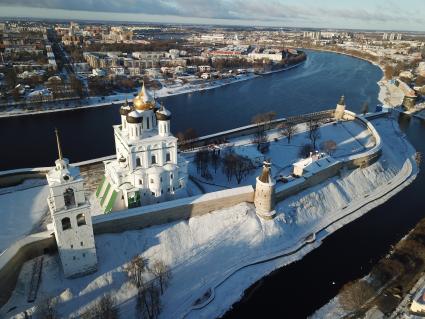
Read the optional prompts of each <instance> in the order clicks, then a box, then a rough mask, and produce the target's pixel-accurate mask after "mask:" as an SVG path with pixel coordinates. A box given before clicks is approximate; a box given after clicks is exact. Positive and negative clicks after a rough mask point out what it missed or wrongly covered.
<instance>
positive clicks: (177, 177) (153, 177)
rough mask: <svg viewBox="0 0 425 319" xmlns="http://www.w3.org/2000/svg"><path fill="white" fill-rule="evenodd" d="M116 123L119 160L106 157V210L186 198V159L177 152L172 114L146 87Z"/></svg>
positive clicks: (102, 190) (102, 191)
mask: <svg viewBox="0 0 425 319" xmlns="http://www.w3.org/2000/svg"><path fill="white" fill-rule="evenodd" d="M120 114H121V124H120V125H114V127H113V128H114V136H115V147H116V154H117V157H116V159H115V160H111V161H105V162H104V163H105V176H104V178H103V179H102V182H101V184H100V185H99V187H98V189H97V192H96V196H97V198H98V200H99V202H100V206H101V207H102V210H103V212H104V213H109V212H111V211H117V210H123V209H126V208H133V207H138V206H142V205H148V204H153V203H159V202H163V201H167V200H171V199H176V198H179V197H184V196H186V190H185V187H186V182H187V176H188V175H187V161H186V160H184V159H183V158H182V157H180V156H179V155H178V153H177V138H176V137H174V136H173V135H172V134H171V131H170V119H171V112H170V111H168V110H167V109H166V108H165V107H164V106H162V105H161V107H158V105H157V103H156V101H155V100H154V99H153V98H152V97H151V96H150V94H149V93H148V92H147V91H146V89H145V86H144V85H143V87H142V89H141V91H140V93H139V94H138V95H137V96H136V97H135V98H134V100H133V106H130V105H128V103H125V104H124V105H123V106H122V107H121V109H120Z"/></svg>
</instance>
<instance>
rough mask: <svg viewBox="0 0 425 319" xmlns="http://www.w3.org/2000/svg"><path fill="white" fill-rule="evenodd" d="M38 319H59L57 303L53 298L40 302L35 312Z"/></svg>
mask: <svg viewBox="0 0 425 319" xmlns="http://www.w3.org/2000/svg"><path fill="white" fill-rule="evenodd" d="M35 318H37V319H57V318H59V315H58V312H57V310H56V302H55V301H54V300H53V299H52V298H47V299H45V300H43V301H42V302H40V303H39V304H38V305H37V307H36V310H35Z"/></svg>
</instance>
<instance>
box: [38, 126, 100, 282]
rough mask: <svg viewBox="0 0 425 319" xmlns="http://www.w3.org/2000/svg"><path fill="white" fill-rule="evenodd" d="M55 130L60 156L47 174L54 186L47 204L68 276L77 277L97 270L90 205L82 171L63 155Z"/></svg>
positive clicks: (51, 184)
mask: <svg viewBox="0 0 425 319" xmlns="http://www.w3.org/2000/svg"><path fill="white" fill-rule="evenodd" d="M55 133H56V142H57V146H58V153H59V159H58V160H56V161H55V168H53V169H51V170H50V171H49V172H48V173H47V174H46V177H47V182H48V184H49V188H50V195H49V197H48V198H47V203H48V205H49V209H50V214H51V216H52V221H53V228H54V232H55V237H56V243H57V246H58V251H59V256H60V259H61V262H62V268H63V272H64V274H65V277H77V276H80V275H84V274H87V273H90V272H94V271H96V269H97V257H96V247H95V242H94V235H93V226H92V220H91V215H90V204H89V202H88V201H87V200H86V198H85V195H84V187H83V179H82V178H81V176H80V170H79V169H78V168H76V167H72V166H69V161H68V159H66V158H63V157H62V150H61V146H60V141H59V134H58V131H57V130H55Z"/></svg>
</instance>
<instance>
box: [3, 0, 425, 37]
mask: <svg viewBox="0 0 425 319" xmlns="http://www.w3.org/2000/svg"><path fill="white" fill-rule="evenodd" d="M0 16H3V17H36V18H57V19H93V20H116V21H132V22H171V23H173V22H177V23H207V24H209V23H217V24H238V25H266V26H295V27H319V28H352V29H387V30H392V29H394V30H412V31H425V0H403V1H395V0H0Z"/></svg>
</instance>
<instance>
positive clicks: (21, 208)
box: [0, 180, 49, 254]
mask: <svg viewBox="0 0 425 319" xmlns="http://www.w3.org/2000/svg"><path fill="white" fill-rule="evenodd" d="M45 184H46V181H45V180H27V181H25V182H24V183H22V184H21V185H18V186H15V187H9V188H0V218H1V223H0V254H1V252H2V251H4V250H5V249H6V248H7V247H9V246H10V245H11V244H13V243H14V242H15V241H17V240H19V239H21V238H23V237H25V236H26V235H28V234H29V233H31V232H38V231H40V229H39V228H40V227H42V224H43V220H44V218H45V217H46V215H47V212H48V208H47V196H48V194H49V189H48V187H47V186H46V185H45Z"/></svg>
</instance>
